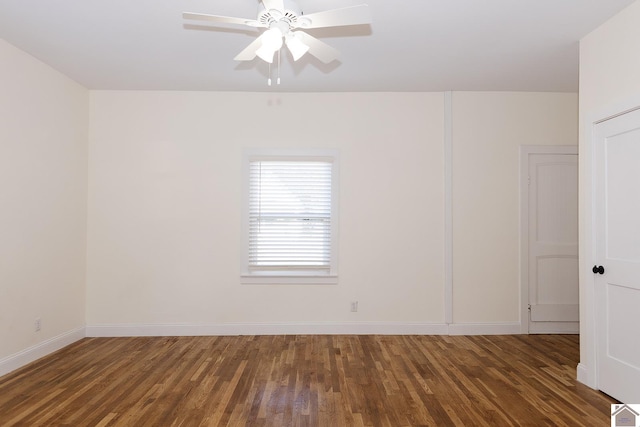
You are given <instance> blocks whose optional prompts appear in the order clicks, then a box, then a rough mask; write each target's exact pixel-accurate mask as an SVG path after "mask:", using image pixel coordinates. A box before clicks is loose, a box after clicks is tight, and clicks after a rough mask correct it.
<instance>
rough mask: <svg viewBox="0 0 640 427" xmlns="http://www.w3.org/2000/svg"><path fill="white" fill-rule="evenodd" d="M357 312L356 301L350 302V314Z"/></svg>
mask: <svg viewBox="0 0 640 427" xmlns="http://www.w3.org/2000/svg"><path fill="white" fill-rule="evenodd" d="M357 311H358V301H351V312H353V313H355V312H357Z"/></svg>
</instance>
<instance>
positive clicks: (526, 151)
mask: <svg viewBox="0 0 640 427" xmlns="http://www.w3.org/2000/svg"><path fill="white" fill-rule="evenodd" d="M532 154H578V146H577V145H521V146H520V333H521V334H528V333H529V156H530V155H532ZM578 160H579V159H578Z"/></svg>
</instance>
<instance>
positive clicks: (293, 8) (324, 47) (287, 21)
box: [182, 0, 371, 64]
mask: <svg viewBox="0 0 640 427" xmlns="http://www.w3.org/2000/svg"><path fill="white" fill-rule="evenodd" d="M182 17H183V18H184V19H189V20H199V21H210V22H218V23H224V24H236V25H245V26H249V27H255V28H266V30H265V31H264V32H263V33H262V34H261V35H260V36H259V37H258V38H257V39H256V40H254V41H253V42H252V43H251V44H250V45H249V46H247V48H245V49H244V50H243V51H242V52H240V53H239V54H238V55H237V56H236V57H235V58H234V59H235V60H236V61H251V60H253V59H254V58H255V57H256V56H257V57H259V58H260V59H262V60H264V61H266V62H268V63H270V64H271V63H272V62H273V57H274V55H275V53H276V52H279V51H280V49H281V48H282V45H283V44H284V45H286V46H287V48H288V49H289V51H290V52H291V54H292V56H293V60H294V61H297V60H298V59H300V58H301V57H303V56H304V55H305V54H306V53H309V54H310V55H313V56H315V57H316V58H318V59H319V60H320V61H322V62H324V63H325V64H328V63H330V62H332V61H335V60H336V59H338V57H339V55H340V53H339V52H338V51H337V50H336V49H334V48H333V47H331V46H329V45H328V44H326V43H324V42H322V41H320V40H318V39H317V38H315V37H313V36H311V35H310V34H307V33H306V32H304V31H301V30H302V29H314V28H326V27H340V26H347V25H362V24H370V23H371V13H370V11H369V6H368V5H366V4H361V5H358V6H351V7H345V8H341V9H331V10H326V11H323V12H317V13H311V14H309V15H305V14H303V12H302V9H300V7H299V6H298V5H297V4H296V3H295V2H294V1H293V0H261V3H260V4H259V5H258V16H257V18H256V19H245V18H234V17H229V16H220V15H207V14H204V13H193V12H184V13H183V14H182Z"/></svg>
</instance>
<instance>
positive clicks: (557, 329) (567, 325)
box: [529, 322, 580, 334]
mask: <svg viewBox="0 0 640 427" xmlns="http://www.w3.org/2000/svg"><path fill="white" fill-rule="evenodd" d="M529 333H530V334H579V333H580V322H529Z"/></svg>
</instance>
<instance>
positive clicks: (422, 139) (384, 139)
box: [87, 91, 577, 334]
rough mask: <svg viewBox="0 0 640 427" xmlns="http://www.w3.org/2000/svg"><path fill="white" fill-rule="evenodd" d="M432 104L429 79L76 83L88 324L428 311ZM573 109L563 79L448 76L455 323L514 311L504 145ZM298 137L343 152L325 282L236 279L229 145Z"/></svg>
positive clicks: (437, 280)
mask: <svg viewBox="0 0 640 427" xmlns="http://www.w3.org/2000/svg"><path fill="white" fill-rule="evenodd" d="M444 114H445V113H444V96H443V94H441V93H432V94H429V93H417V94H407V93H395V94H391V93H375V94H374V93H369V94H366V93H358V94H353V93H341V94H335V93H334V94H279V95H274V94H256V93H181V92H113V91H104V92H92V95H91V126H90V128H91V138H90V154H89V157H90V161H89V165H90V166H89V228H88V229H89V244H88V285H87V303H88V308H87V323H88V325H89V327H90V331H92V332H93V333H96V334H101V333H105V334H109V333H114V331H116V329H117V328H120V329H118V331H119V332H118V333H126V332H123V331H124V330H125V329H123V328H122V327H123V326H132V325H138V326H139V325H142V326H144V325H174V326H175V325H186V326H190V327H191V328H190V329H189V328H187V329H175V328H174V329H166V328H165V329H162V328H156V329H144V328H142V329H140V328H138V329H135V328H134V329H129V331H130V332H129V333H138V334H139V333H146V332H148V333H159V332H162V331H163V330H164V331H168V330H172V331H174V332H176V333H179V332H183V331H186V330H190V331H192V332H193V331H195V330H196V329H194V328H193V326H194V325H210V326H211V325H218V326H219V325H229V324H243V325H246V324H252V325H254V326H255V325H265V324H267V325H269V324H273V323H282V324H288V325H290V324H300V323H306V324H323V323H325V322H334V323H339V324H351V323H354V322H356V323H357V322H374V323H376V324H378V325H380V324H392V323H397V324H402V325H405V326H406V325H408V324H420V325H442V324H443V323H444V319H445V316H444V314H445V309H446V308H445V306H444V273H443V269H444V261H443V260H444V218H443V215H444V194H443V192H444V182H443V174H444V151H443V145H444V141H443V138H444ZM576 126H577V97H576V95H575V94H557V93H466V92H456V93H454V96H453V135H454V136H453V147H454V155H453V170H454V181H453V201H454V218H453V224H454V259H453V262H454V275H453V277H454V283H453V289H454V300H453V307H454V322H455V323H466V324H469V323H470V324H478V323H480V324H486V323H496V324H517V323H518V322H519V319H520V317H519V306H520V299H519V298H520V297H519V289H520V287H519V286H520V285H519V273H518V269H519V265H518V262H519V261H518V250H519V235H518V233H519V227H518V218H519V212H518V207H519V202H518V200H519V199H518V197H519V195H518V189H519V185H518V179H519V171H518V165H519V147H520V145H523V144H529V145H535V144H542V145H548V144H553V145H566V144H576V143H577V130H576V129H577V127H576ZM305 146H306V147H312V148H337V149H338V150H339V151H340V152H341V202H340V210H341V218H340V230H341V231H340V253H339V269H340V273H339V276H340V278H339V284H338V285H335V286H334V285H324V286H291V285H289V286H269V285H253V286H250V285H241V284H240V278H239V272H240V267H239V265H240V260H239V253H240V244H241V233H240V231H241V230H240V227H241V225H240V219H241V206H242V199H241V197H242V194H241V188H242V187H241V184H242V176H241V159H242V158H241V155H242V149H243V148H245V147H276V148H289V147H305ZM352 300H358V301H359V302H360V307H359V308H360V311H359V312H358V313H350V312H349V302H350V301H352ZM516 326H517V325H516ZM100 328H102V329H100ZM114 328H115V329H114ZM100 330H102V331H103V332H100ZM249 330H251V331H254V332H256V331H257V332H261V331H265V330H269V329H268V328H267V329H265V328H262V329H247V328H243V327H240V328H239V329H229V328H226V329H225V328H222V329H220V328H218V329H216V328H212V327H209V328H206V327H205V328H203V329H199V331H201V332H203V333H207V332H217V331H244V332H247V331H249ZM289 330H291V329H289ZM302 330H306V331H310V330H311V329H308V328H307V329H302ZM324 330H327V329H324ZM360 330H362V329H360ZM403 330H405V331H406V329H403ZM516 330H519V329H518V328H516ZM145 331H146V332H145ZM372 331H374V332H375V331H380V329H373V330H372ZM420 331H430V332H438V331H444V332H446V331H447V329H446V328H445V329H421V330H420Z"/></svg>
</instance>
